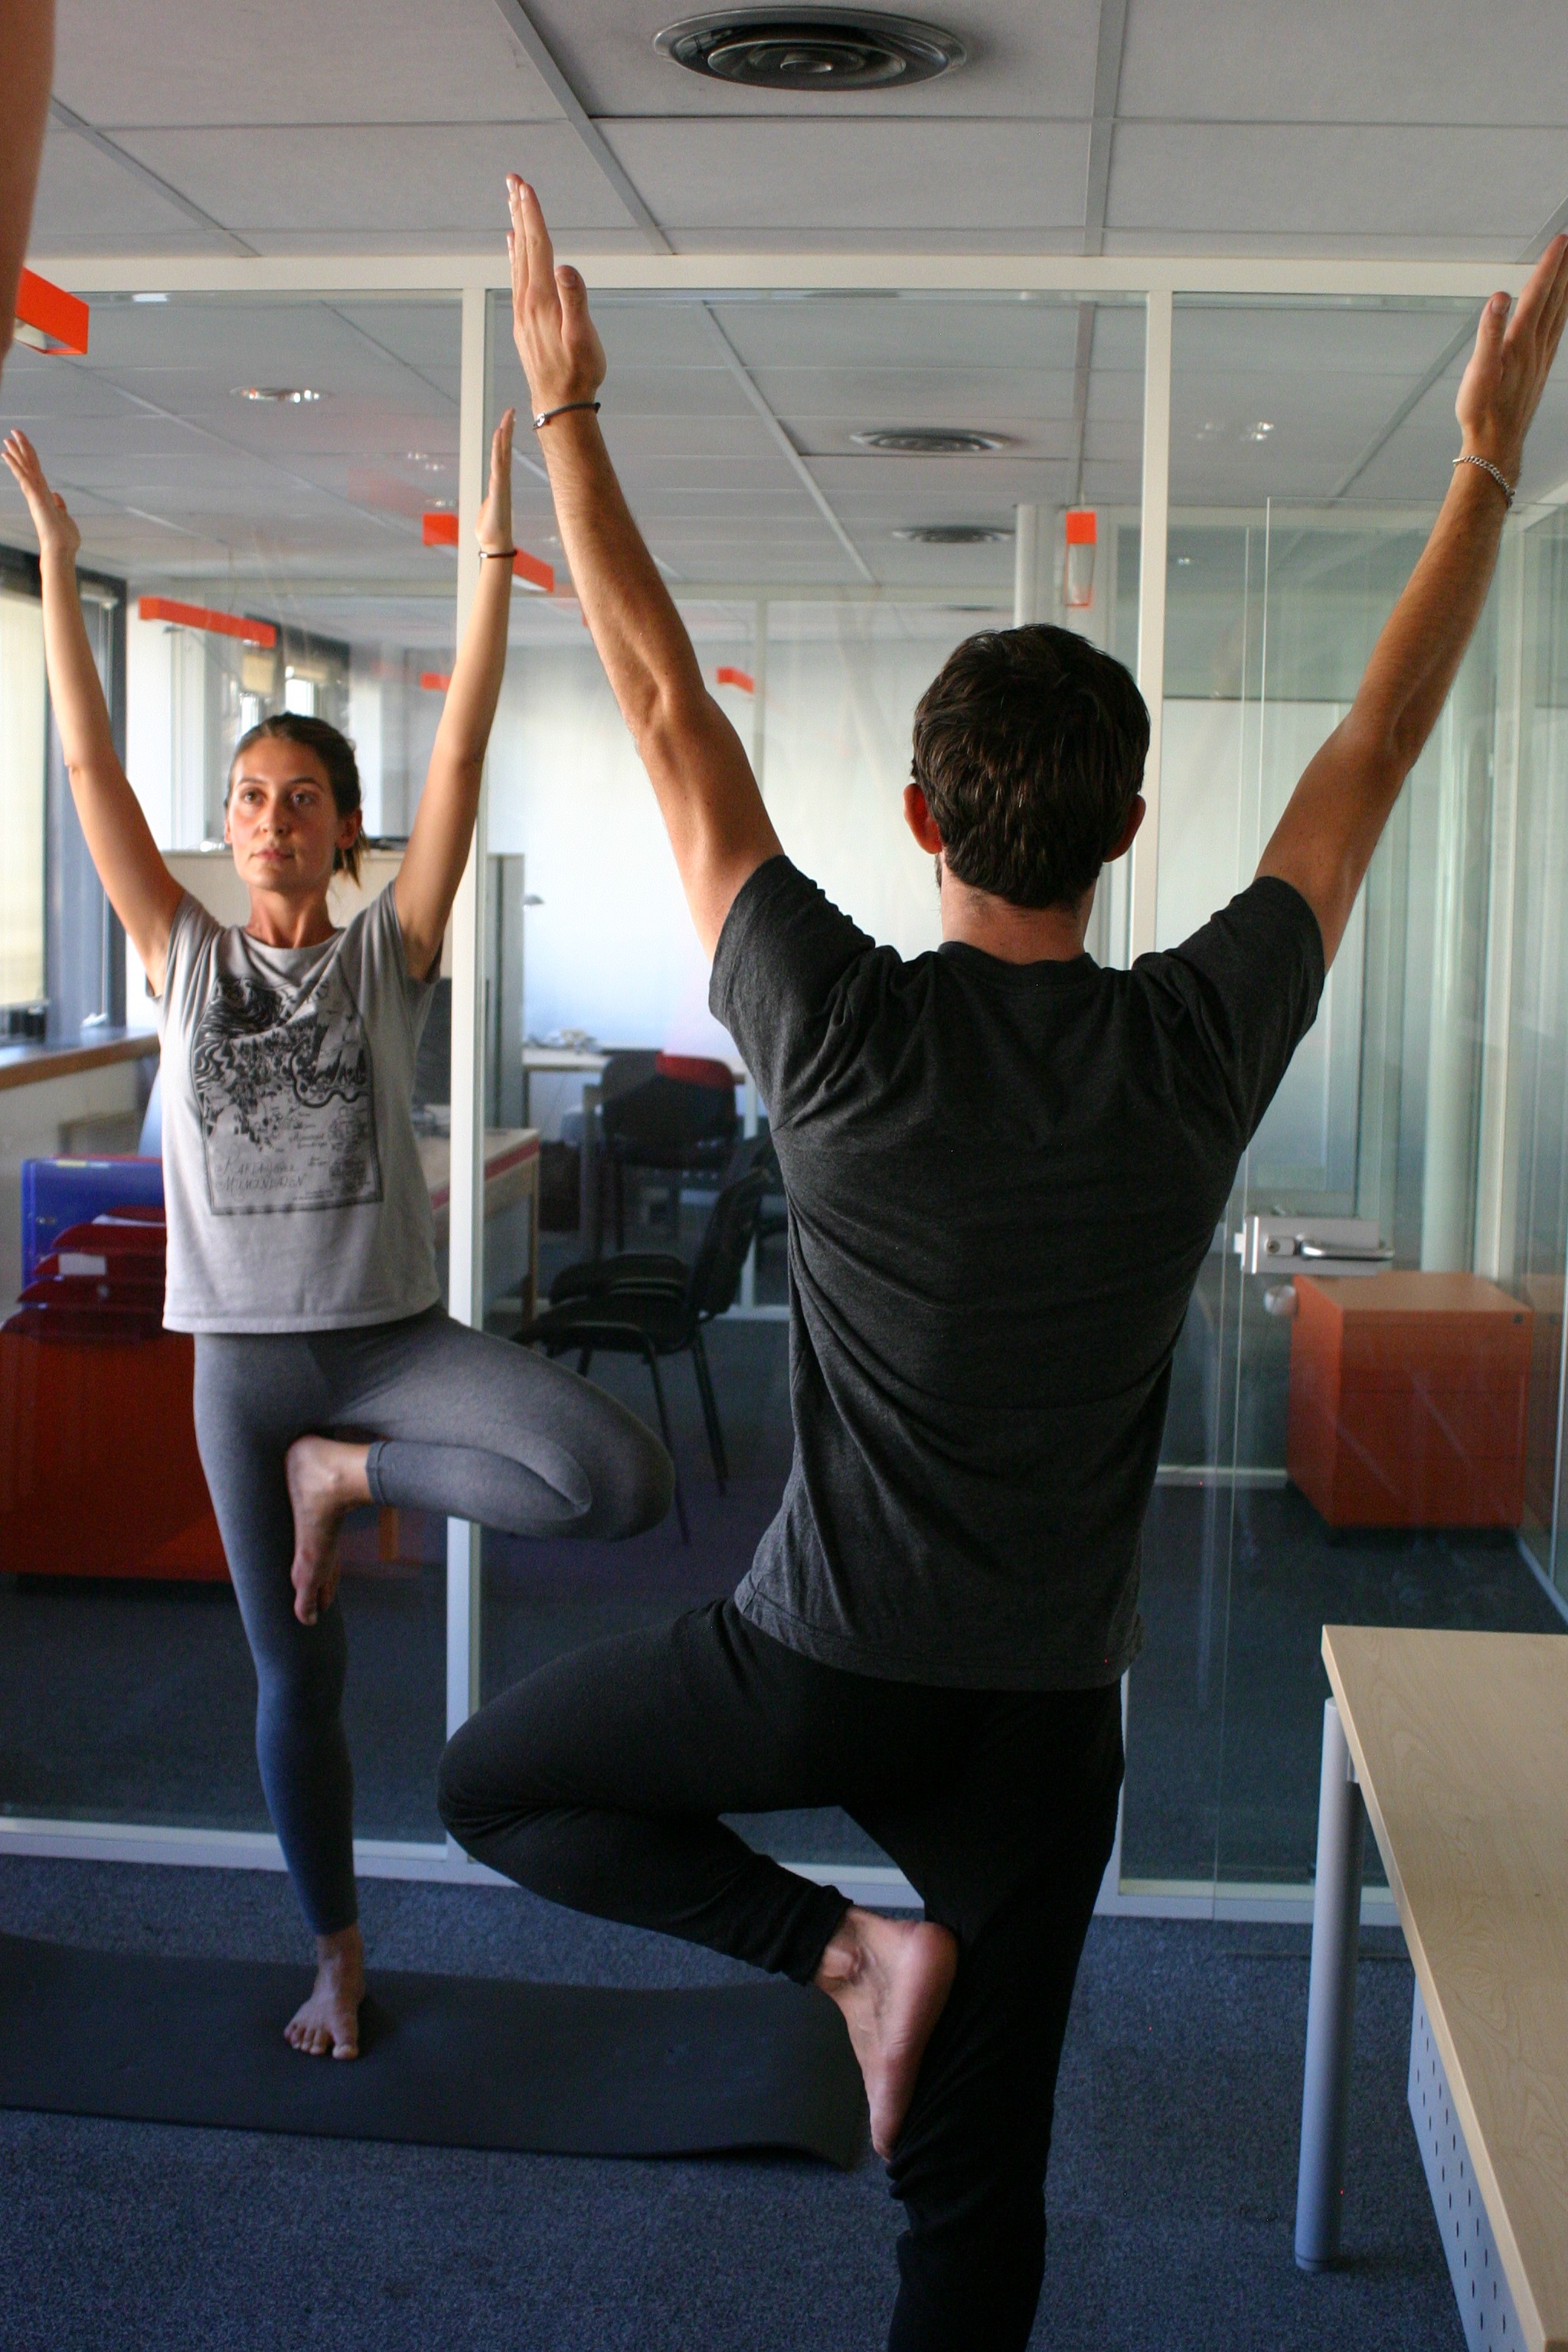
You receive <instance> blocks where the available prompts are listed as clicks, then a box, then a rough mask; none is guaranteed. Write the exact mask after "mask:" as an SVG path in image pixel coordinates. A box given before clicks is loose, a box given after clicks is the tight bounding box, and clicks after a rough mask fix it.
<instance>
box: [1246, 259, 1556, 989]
mask: <svg viewBox="0 0 1568 2352" xmlns="http://www.w3.org/2000/svg"><path fill="white" fill-rule="evenodd" d="M1565 312H1568V236H1559V237H1554V238H1553V239H1552V243H1551V245H1549V246H1548V247H1547V249H1546V251H1545V252H1544V253H1543V254H1542V257H1541V259H1540V261H1539V262H1538V263H1537V264H1536V267H1535V269H1534V271H1533V273H1532V274H1531V279H1530V283H1529V284H1528V285H1527V286H1526V288H1525V289H1524V291H1523V293H1522V294H1521V296H1520V298H1519V304H1518V307H1517V309H1516V310H1515V311H1514V314H1513V317H1512V318H1511V319H1510V317H1509V315H1508V313H1509V301H1508V296H1507V295H1506V294H1494V295H1493V296H1492V299H1491V300H1490V301H1489V303H1488V304H1487V307H1486V310H1485V311H1484V312H1483V313H1482V316H1481V323H1480V327H1479V331H1478V332H1477V335H1476V348H1475V351H1474V352H1473V354H1472V356H1471V359H1470V363H1469V365H1468V368H1467V369H1466V370H1465V375H1464V381H1463V383H1461V384H1460V386H1459V396H1458V400H1457V402H1456V403H1455V409H1456V413H1457V414H1458V419H1459V426H1460V431H1461V433H1462V435H1463V444H1462V446H1463V451H1464V457H1465V459H1467V460H1468V461H1470V462H1468V463H1467V462H1459V463H1457V464H1456V465H1455V467H1454V471H1453V478H1452V480H1451V481H1450V483H1449V486H1448V495H1447V498H1446V499H1444V501H1443V509H1442V512H1441V513H1440V514H1439V515H1438V517H1437V520H1436V524H1435V525H1434V526H1433V530H1432V536H1431V538H1430V539H1429V540H1428V541H1427V542H1426V549H1425V551H1424V552H1423V554H1422V557H1421V560H1420V562H1418V563H1417V565H1416V566H1415V571H1414V572H1412V573H1411V575H1410V578H1409V581H1408V582H1407V583H1406V585H1405V593H1404V594H1403V595H1402V596H1401V597H1400V599H1399V602H1398V604H1396V605H1395V606H1394V610H1393V612H1392V613H1391V614H1389V617H1388V620H1387V622H1386V623H1385V624H1384V630H1383V634H1382V635H1381V636H1380V637H1379V638H1378V641H1377V644H1376V646H1374V647H1373V656H1372V659H1371V660H1370V662H1368V664H1367V667H1366V675H1365V677H1363V679H1362V682H1361V686H1360V688H1359V689H1358V691H1357V694H1356V698H1355V700H1354V702H1353V703H1352V706H1351V708H1350V710H1349V711H1348V712H1347V714H1346V716H1345V717H1344V719H1342V720H1341V722H1340V724H1339V726H1338V727H1336V728H1335V730H1334V731H1333V733H1332V734H1331V736H1330V737H1329V740H1328V741H1327V742H1326V743H1325V744H1324V745H1323V747H1322V749H1321V751H1319V752H1318V753H1317V754H1316V755H1315V757H1314V758H1313V759H1312V761H1310V765H1309V766H1308V768H1307V770H1306V772H1305V774H1304V775H1303V776H1302V778H1301V781H1300V783H1299V784H1298V785H1297V787H1296V790H1295V792H1294V793H1293V794H1292V795H1291V798H1290V803H1289V807H1288V808H1287V809H1286V811H1285V814H1284V815H1283V816H1282V817H1281V818H1280V820H1279V824H1278V825H1277V826H1276V827H1275V831H1274V836H1273V839H1272V840H1271V841H1270V842H1269V844H1268V848H1267V849H1266V850H1265V851H1264V853H1263V856H1262V860H1261V862H1260V863H1259V866H1258V872H1259V874H1277V875H1279V877H1281V879H1282V880H1284V881H1286V882H1289V883H1293V884H1294V886H1295V887H1296V888H1297V889H1298V890H1300V893H1301V896H1302V897H1303V898H1305V899H1306V900H1307V901H1308V903H1309V905H1310V907H1311V908H1312V910H1313V912H1314V914H1315V915H1316V916H1317V918H1318V921H1319V924H1320V926H1321V930H1322V934H1323V956H1324V960H1325V961H1327V962H1332V961H1333V957H1334V953H1335V950H1336V949H1337V948H1338V946H1339V943H1340V940H1341V939H1342V936H1343V933H1344V928H1345V925H1346V923H1347V922H1348V921H1349V920H1350V912H1351V908H1352V904H1353V903H1354V900H1355V894H1356V892H1357V891H1358V890H1359V889H1360V887H1361V886H1362V881H1363V877H1364V876H1365V873H1366V869H1367V867H1368V866H1369V865H1370V864H1371V863H1372V854H1373V850H1374V849H1375V848H1376V847H1377V844H1378V839H1379V836H1380V835H1381V834H1382V832H1383V828H1384V824H1386V823H1387V821H1388V816H1389V813H1390V811H1391V810H1392V808H1393V806H1394V802H1395V800H1396V799H1397V798H1398V796H1399V791H1400V787H1401V785H1402V784H1403V783H1404V782H1405V777H1406V776H1407V775H1408V774H1409V772H1410V771H1411V769H1412V768H1413V767H1414V766H1415V761H1416V760H1417V759H1418V758H1419V756H1420V753H1421V750H1422V747H1423V745H1424V744H1425V743H1426V738H1427V737H1428V735H1430V733H1431V732H1432V730H1433V728H1434V727H1435V726H1436V721H1437V714H1438V712H1439V711H1440V710H1441V709H1442V708H1443V705H1444V703H1445V701H1446V700H1447V695H1448V689H1449V688H1450V687H1451V686H1452V685H1453V683H1454V677H1455V674H1456V672H1457V671H1458V667H1459V664H1460V661H1461V660H1462V659H1463V657H1464V652H1465V647H1466V646H1468V644H1469V641H1470V636H1471V633H1472V631H1473V630H1474V628H1475V625H1476V623H1477V621H1478V620H1479V618H1480V612H1481V607H1482V605H1483V604H1485V602H1486V596H1487V590H1488V588H1489V585H1490V583H1491V576H1492V570H1493V567H1494V565H1495V564H1496V562H1497V551H1498V542H1499V541H1500V538H1501V536H1502V524H1503V517H1504V516H1505V514H1506V513H1507V512H1508V509H1509V505H1510V499H1509V496H1508V493H1507V491H1505V490H1504V488H1502V487H1501V485H1500V483H1499V481H1498V480H1497V478H1496V477H1497V475H1501V476H1502V478H1503V481H1504V482H1506V483H1507V484H1508V486H1509V488H1510V489H1511V488H1513V486H1514V485H1515V484H1517V482H1518V480H1519V469H1520V465H1521V460H1522V458H1523V455H1524V436H1525V435H1526V434H1527V433H1528V432H1529V430H1530V425H1531V418H1532V417H1533V416H1534V415H1535V411H1536V407H1537V404H1539V402H1540V399H1541V395H1542V391H1543V390H1544V388H1545V384H1546V379H1547V377H1548V375H1549V374H1550V373H1551V372H1552V361H1553V359H1554V358H1555V357H1556V355H1557V346H1558V343H1559V341H1561V340H1562V335H1563V317H1564V313H1565ZM1494 469H1495V470H1494Z"/></svg>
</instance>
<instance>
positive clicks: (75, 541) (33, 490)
mask: <svg viewBox="0 0 1568 2352" xmlns="http://www.w3.org/2000/svg"><path fill="white" fill-rule="evenodd" d="M4 455H5V463H6V464H7V465H8V466H9V467H10V468H11V473H12V477H13V478H14V479H15V481H16V487H17V488H18V489H19V490H20V491H21V493H22V496H23V497H24V498H25V499H26V501H27V512H28V513H29V514H30V515H31V516H32V518H33V529H34V530H36V531H37V534H38V553H39V554H40V555H58V557H60V558H61V560H62V561H63V562H67V563H74V562H75V561H76V556H77V551H78V549H79V547H80V545H81V533H80V531H79V530H78V529H77V527H76V524H75V522H74V521H73V520H72V519H71V516H70V513H69V511H68V509H67V506H66V502H65V500H64V499H62V498H61V497H59V495H58V492H56V491H54V490H51V489H50V488H49V486H48V484H47V481H46V480H45V479H44V469H43V467H42V466H40V465H39V463H38V453H37V450H36V449H35V448H34V446H33V445H32V443H31V442H30V441H29V440H28V438H27V436H26V434H25V433H7V435H6V436H5V451H4Z"/></svg>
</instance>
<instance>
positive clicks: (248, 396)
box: [234, 383, 327, 408]
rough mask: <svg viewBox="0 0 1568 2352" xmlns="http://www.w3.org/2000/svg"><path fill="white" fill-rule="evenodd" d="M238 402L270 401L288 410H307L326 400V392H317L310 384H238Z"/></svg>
mask: <svg viewBox="0 0 1568 2352" xmlns="http://www.w3.org/2000/svg"><path fill="white" fill-rule="evenodd" d="M234 396H235V398H236V400H268V401H275V402H278V403H279V404H281V405H282V406H284V407H286V408H305V407H309V406H310V404H311V403H312V402H314V401H318V400H325V399H326V397H327V394H325V393H324V392H317V391H315V390H313V389H312V387H311V386H310V384H308V383H237V384H236V385H235V387H234Z"/></svg>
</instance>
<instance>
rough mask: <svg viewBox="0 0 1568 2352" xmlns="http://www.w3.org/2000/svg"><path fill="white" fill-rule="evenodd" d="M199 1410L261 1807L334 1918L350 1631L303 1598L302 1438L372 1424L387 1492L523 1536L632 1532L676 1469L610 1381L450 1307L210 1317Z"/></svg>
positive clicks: (651, 1519) (322, 1909)
mask: <svg viewBox="0 0 1568 2352" xmlns="http://www.w3.org/2000/svg"><path fill="white" fill-rule="evenodd" d="M195 1414H196V1443H197V1445H198V1446H199V1448H200V1450H201V1457H202V1467H203V1468H204V1470H205V1472H206V1477H207V1485H208V1486H209V1488H210V1489H211V1492H212V1498H213V1505H214V1507H215V1509H216V1513H217V1522H218V1527H219V1528H220V1530H221V1532H222V1535H223V1544H224V1550H225V1552H226V1555H227V1558H228V1566H229V1573H230V1575H231V1576H232V1577H233V1579H234V1589H235V1591H236V1593H237V1595H238V1598H239V1608H240V1615H241V1616H242V1618H243V1619H244V1621H245V1631H246V1635H247V1639H248V1641H249V1643H250V1654H251V1656H252V1657H253V1658H254V1660H255V1661H256V1680H257V1710H256V1752H257V1757H258V1760H259V1762H260V1766H261V1785H262V1788H263V1790H264V1791H265V1792H266V1797H267V1806H268V1811H269V1812H270V1814H271V1816H272V1823H273V1827H274V1828H275V1829H276V1830H277V1832H278V1837H279V1843H280V1844H281V1845H282V1848H283V1855H284V1859H285V1861H286V1862H287V1863H288V1865H289V1875H290V1876H291V1877H292V1879H293V1881H294V1885H295V1888H296V1890H297V1892H298V1894H299V1896H300V1903H301V1904H302V1906H304V1911H305V1916H306V1917H307V1919H308V1920H309V1921H310V1926H311V1927H313V1928H314V1929H315V1931H316V1933H317V1934H318V1935H321V1936H325V1935H331V1934H332V1933H333V1932H335V1930H337V1929H338V1928H340V1927H349V1926H350V1925H351V1924H352V1923H353V1920H354V1918H355V1917H356V1916H357V1906H356V1904H355V1900H354V1873H353V1772H352V1770H351V1768H350V1764H349V1751H348V1742H347V1740H346V1738H344V1735H343V1725H342V1694H343V1678H344V1674H345V1671H346V1668H347V1664H348V1643H347V1639H346V1636H345V1634H344V1631H343V1614H342V1607H341V1605H340V1604H339V1602H338V1601H335V1600H334V1601H333V1602H332V1604H331V1607H330V1608H328V1609H323V1610H322V1611H321V1613H320V1615H319V1617H318V1619H317V1621H316V1622H315V1624H313V1625H301V1624H300V1621H299V1619H298V1618H297V1617H296V1616H295V1614H294V1588H293V1585H292V1583H291V1581H290V1576H289V1571H290V1569H291V1567H292V1565H293V1558H294V1517H293V1512H292V1510H291V1508H290V1507H289V1488H288V1484H287V1481H286V1478H285V1475H284V1466H283V1465H284V1456H285V1454H287V1453H288V1451H289V1446H290V1445H292V1444H293V1443H294V1440H295V1439H296V1438H297V1437H303V1436H305V1435H307V1434H308V1433H312V1432H314V1433H319V1434H321V1435H327V1434H329V1433H332V1432H350V1431H352V1432H353V1433H356V1434H363V1435H364V1436H371V1435H373V1434H374V1441H375V1442H374V1444H372V1446H371V1449H370V1461H369V1465H368V1470H369V1477H370V1490H371V1493H372V1495H373V1496H374V1498H375V1500H376V1501H377V1502H378V1503H390V1504H395V1505H403V1506H405V1507H407V1508H410V1509H417V1510H426V1511H442V1512H446V1513H447V1515H448V1516H449V1517H453V1518H459V1519H474V1520H477V1521H478V1522H479V1525H480V1526H482V1527H487V1528H501V1529H503V1530H504V1531H505V1532H506V1533H507V1534H509V1535H518V1536H597V1537H600V1538H616V1537H621V1536H634V1535H639V1534H640V1533H641V1532H642V1530H643V1529H644V1528H651V1527H653V1526H655V1525H656V1524H657V1522H658V1520H660V1519H661V1518H663V1517H664V1515H665V1513H666V1511H668V1508H669V1504H670V1497H671V1496H672V1494H673V1492H674V1473H673V1470H672V1469H671V1466H670V1461H669V1456H668V1454H666V1452H665V1450H664V1448H663V1446H662V1445H660V1444H659V1443H658V1439H657V1438H656V1437H655V1436H654V1435H653V1433H652V1432H651V1431H649V1430H648V1429H647V1428H646V1427H645V1426H644V1424H643V1423H641V1422H640V1421H638V1420H637V1417H636V1415H635V1414H634V1413H630V1412H627V1411H626V1408H625V1406H624V1405H620V1404H617V1403H616V1401H615V1399H614V1398H613V1397H609V1396H606V1395H605V1392H604V1391H603V1390H602V1389H596V1388H594V1387H592V1386H591V1385H590V1384H589V1382H588V1381H581V1380H579V1379H578V1378H577V1377H576V1375H575V1374H574V1373H573V1372H568V1371H565V1370H563V1369H562V1368H561V1366H560V1365H558V1364H553V1363H551V1362H549V1361H548V1360H546V1359H545V1358H544V1357H542V1356H538V1355H535V1354H533V1353H532V1352H531V1350H530V1349H525V1348H519V1347H516V1346H514V1345H513V1344H512V1342H511V1341H510V1340H507V1339H492V1338H490V1337H489V1335H488V1334H487V1333H485V1332H483V1331H471V1330H469V1329H468V1328H466V1327H465V1326H464V1325H462V1324H460V1323H454V1322H453V1321H452V1319H451V1318H450V1317H449V1316H447V1315H446V1314H444V1313H443V1311H442V1310H441V1308H440V1307H430V1308H429V1309H428V1310H427V1311H426V1313H425V1314H423V1315H415V1316H410V1317H409V1318H406V1319H405V1320H404V1321H402V1322H397V1323H377V1324H372V1325H368V1326H363V1327H362V1328H359V1329H356V1330H352V1331H289V1332H280V1333H271V1332H265V1333H264V1332H244V1333H235V1334H230V1333H213V1332H202V1333H200V1334H199V1335H198V1337H197V1339H196V1375H195Z"/></svg>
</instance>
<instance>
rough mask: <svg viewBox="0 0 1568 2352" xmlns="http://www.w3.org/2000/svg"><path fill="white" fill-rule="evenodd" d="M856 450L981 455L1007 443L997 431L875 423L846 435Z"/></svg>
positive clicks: (902, 454)
mask: <svg viewBox="0 0 1568 2352" xmlns="http://www.w3.org/2000/svg"><path fill="white" fill-rule="evenodd" d="M849 438H850V439H851V441H853V442H854V444H855V446H856V447H857V449H878V450H881V451H882V452H884V453H885V454H889V455H892V456H894V457H984V456H985V455H986V454H987V452H988V451H990V450H993V449H1005V447H1006V446H1007V440H1006V436H1005V434H1001V433H972V432H971V431H970V430H969V428H968V427H967V426H966V425H874V426H872V427H871V428H870V429H869V430H868V431H867V432H865V433H852V434H851V435H850V436H849Z"/></svg>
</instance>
